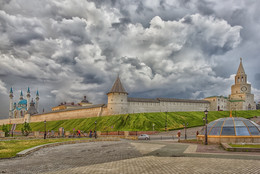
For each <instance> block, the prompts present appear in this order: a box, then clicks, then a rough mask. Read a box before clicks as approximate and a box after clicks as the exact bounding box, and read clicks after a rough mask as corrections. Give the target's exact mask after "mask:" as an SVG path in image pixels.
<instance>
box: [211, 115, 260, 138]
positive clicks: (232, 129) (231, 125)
mask: <svg viewBox="0 0 260 174" xmlns="http://www.w3.org/2000/svg"><path fill="white" fill-rule="evenodd" d="M207 130H208V135H218V136H222V135H223V136H260V126H259V125H258V124H256V123H255V122H253V121H251V120H248V119H245V118H241V117H226V118H220V119H217V120H215V121H212V122H210V123H209V124H208V129H207Z"/></svg>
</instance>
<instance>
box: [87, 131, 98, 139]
mask: <svg viewBox="0 0 260 174" xmlns="http://www.w3.org/2000/svg"><path fill="white" fill-rule="evenodd" d="M92 134H93V136H94V137H95V138H97V132H96V131H94V132H93V133H92V130H90V131H89V138H92Z"/></svg>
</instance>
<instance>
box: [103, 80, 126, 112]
mask: <svg viewBox="0 0 260 174" xmlns="http://www.w3.org/2000/svg"><path fill="white" fill-rule="evenodd" d="M127 96H128V93H127V92H126V90H125V88H124V86H123V85H122V83H121V80H120V78H119V76H118V77H117V79H116V81H115V82H114V85H113V86H112V88H111V90H110V91H109V92H108V93H107V98H108V101H107V109H108V112H109V113H108V114H109V115H116V114H122V113H128V102H127Z"/></svg>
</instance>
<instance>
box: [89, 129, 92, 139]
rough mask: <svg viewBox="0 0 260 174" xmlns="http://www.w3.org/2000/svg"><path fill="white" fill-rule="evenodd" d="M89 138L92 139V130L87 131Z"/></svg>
mask: <svg viewBox="0 0 260 174" xmlns="http://www.w3.org/2000/svg"><path fill="white" fill-rule="evenodd" d="M89 138H92V130H90V131H89Z"/></svg>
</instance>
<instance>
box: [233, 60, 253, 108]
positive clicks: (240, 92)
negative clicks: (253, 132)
mask: <svg viewBox="0 0 260 174" xmlns="http://www.w3.org/2000/svg"><path fill="white" fill-rule="evenodd" d="M229 102H230V106H229V107H230V109H232V108H234V109H235V110H255V109H256V103H255V101H254V94H251V84H248V83H247V75H246V73H245V70H244V68H243V64H242V58H240V64H239V67H238V70H237V74H236V76H235V84H234V85H232V87H231V95H229ZM232 110H233V109H232Z"/></svg>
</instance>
